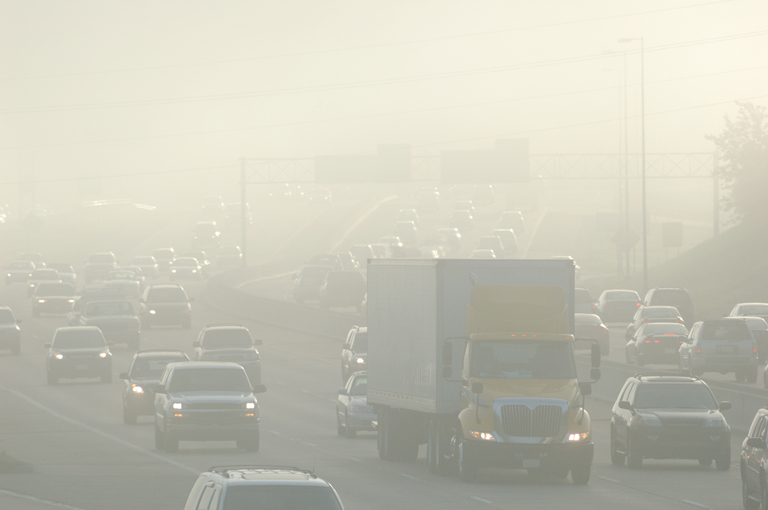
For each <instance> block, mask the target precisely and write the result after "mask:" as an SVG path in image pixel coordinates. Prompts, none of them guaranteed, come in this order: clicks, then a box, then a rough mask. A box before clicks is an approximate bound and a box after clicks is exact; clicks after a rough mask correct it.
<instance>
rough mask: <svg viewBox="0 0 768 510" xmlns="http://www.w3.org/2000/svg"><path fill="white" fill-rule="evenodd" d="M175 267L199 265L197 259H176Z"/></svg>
mask: <svg viewBox="0 0 768 510" xmlns="http://www.w3.org/2000/svg"><path fill="white" fill-rule="evenodd" d="M173 265H174V267H197V266H198V265H199V264H198V263H197V261H196V260H195V259H176V262H174V263H173Z"/></svg>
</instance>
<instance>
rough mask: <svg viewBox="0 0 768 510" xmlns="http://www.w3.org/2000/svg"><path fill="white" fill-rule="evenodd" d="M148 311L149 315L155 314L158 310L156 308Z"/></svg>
mask: <svg viewBox="0 0 768 510" xmlns="http://www.w3.org/2000/svg"><path fill="white" fill-rule="evenodd" d="M148 313H149V315H155V314H156V313H157V312H156V311H154V310H150V311H149V312H148Z"/></svg>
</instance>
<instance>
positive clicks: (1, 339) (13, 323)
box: [0, 306, 21, 356]
mask: <svg viewBox="0 0 768 510" xmlns="http://www.w3.org/2000/svg"><path fill="white" fill-rule="evenodd" d="M19 324H21V320H20V319H17V318H16V317H14V316H13V311H12V310H11V309H10V308H8V307H7V306H0V349H8V350H10V351H11V354H13V355H14V356H18V355H19V354H21V328H19Z"/></svg>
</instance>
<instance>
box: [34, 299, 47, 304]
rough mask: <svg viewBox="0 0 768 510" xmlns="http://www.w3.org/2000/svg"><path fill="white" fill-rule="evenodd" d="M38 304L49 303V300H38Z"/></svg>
mask: <svg viewBox="0 0 768 510" xmlns="http://www.w3.org/2000/svg"><path fill="white" fill-rule="evenodd" d="M37 302H38V303H47V302H48V300H47V299H38V300H37Z"/></svg>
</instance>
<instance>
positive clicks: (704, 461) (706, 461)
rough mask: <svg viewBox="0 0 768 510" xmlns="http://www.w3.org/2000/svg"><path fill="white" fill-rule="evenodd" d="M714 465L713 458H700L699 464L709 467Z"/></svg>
mask: <svg viewBox="0 0 768 510" xmlns="http://www.w3.org/2000/svg"><path fill="white" fill-rule="evenodd" d="M711 465H712V459H699V466H701V467H709V466H711Z"/></svg>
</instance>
